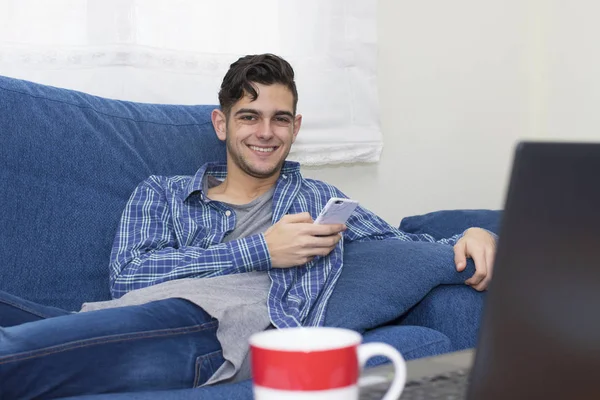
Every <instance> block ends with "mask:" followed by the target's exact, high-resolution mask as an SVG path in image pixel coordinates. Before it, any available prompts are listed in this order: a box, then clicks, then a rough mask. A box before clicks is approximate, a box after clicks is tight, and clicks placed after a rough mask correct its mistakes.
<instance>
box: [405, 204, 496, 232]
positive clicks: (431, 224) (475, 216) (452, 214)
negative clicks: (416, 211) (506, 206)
mask: <svg viewBox="0 0 600 400" xmlns="http://www.w3.org/2000/svg"><path fill="white" fill-rule="evenodd" d="M501 218H502V211H497V210H442V211H435V212H432V213H429V214H424V215H414V216H410V217H406V218H404V219H402V222H401V223H400V229H401V230H403V231H405V232H408V233H416V234H429V235H431V236H433V237H434V238H436V239H442V238H446V237H450V236H452V235H454V234H456V233H460V232H464V231H465V229H468V228H471V227H473V226H477V227H480V228H484V229H487V230H488V231H491V232H494V233H495V234H497V235H498V234H499V232H500V220H501Z"/></svg>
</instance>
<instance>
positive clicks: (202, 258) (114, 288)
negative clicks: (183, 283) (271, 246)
mask: <svg viewBox="0 0 600 400" xmlns="http://www.w3.org/2000/svg"><path fill="white" fill-rule="evenodd" d="M270 268H271V259H270V256H269V251H268V248H267V245H266V242H265V239H264V236H263V235H262V234H260V235H252V236H248V237H245V238H241V239H237V240H233V241H231V242H228V243H222V244H218V245H215V246H211V247H209V248H207V249H204V248H200V247H183V248H172V247H165V248H162V249H158V250H152V251H144V250H143V249H135V248H134V249H123V250H119V249H116V251H114V253H113V256H112V257H111V264H110V270H111V273H110V285H111V293H112V296H113V297H114V298H119V297H121V296H123V295H124V294H125V293H127V292H129V291H131V290H135V289H141V288H143V287H147V286H152V285H156V284H158V283H161V282H166V281H170V280H174V279H182V278H206V277H213V276H220V275H230V274H236V273H245V272H251V271H266V270H268V269H270Z"/></svg>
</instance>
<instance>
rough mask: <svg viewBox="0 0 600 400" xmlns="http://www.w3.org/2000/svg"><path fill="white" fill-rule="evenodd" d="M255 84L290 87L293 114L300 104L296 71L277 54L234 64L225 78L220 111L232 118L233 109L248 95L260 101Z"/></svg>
mask: <svg viewBox="0 0 600 400" xmlns="http://www.w3.org/2000/svg"><path fill="white" fill-rule="evenodd" d="M254 83H260V84H262V85H273V84H275V83H279V84H281V85H285V86H287V88H288V89H289V90H290V91H291V92H292V95H293V96H294V115H295V114H296V105H297V104H298V91H297V90H296V83H295V82H294V69H293V68H292V66H291V65H290V63H288V62H287V61H285V60H284V59H283V58H281V57H278V56H276V55H274V54H259V55H249V56H244V57H242V58H240V59H239V60H237V61H236V62H234V63H233V64H231V66H230V67H229V71H227V73H226V74H225V78H223V83H222V84H221V90H220V91H219V103H220V105H221V110H222V111H223V112H224V113H225V115H227V116H229V112H230V111H231V107H233V105H234V104H235V102H237V101H238V100H240V99H241V98H242V97H244V95H245V94H249V95H250V97H251V98H252V100H253V101H254V100H256V99H257V98H258V93H257V92H256V88H255V87H254V85H253V84H254Z"/></svg>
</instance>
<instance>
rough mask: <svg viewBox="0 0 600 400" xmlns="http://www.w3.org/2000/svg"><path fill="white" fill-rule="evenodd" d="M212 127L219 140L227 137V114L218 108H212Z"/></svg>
mask: <svg viewBox="0 0 600 400" xmlns="http://www.w3.org/2000/svg"><path fill="white" fill-rule="evenodd" d="M210 117H211V119H212V124H213V127H214V128H215V132H216V133H217V137H218V138H219V140H222V141H225V139H226V137H227V116H226V115H225V113H224V112H223V111H221V110H219V109H214V110H212V113H211V115H210Z"/></svg>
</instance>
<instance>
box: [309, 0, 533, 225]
mask: <svg viewBox="0 0 600 400" xmlns="http://www.w3.org/2000/svg"><path fill="white" fill-rule="evenodd" d="M378 7H379V9H378V43H379V56H378V63H379V67H378V74H379V78H378V79H379V99H380V107H381V122H382V129H383V135H384V151H383V155H382V159H381V162H380V163H379V164H378V165H354V166H344V167H329V168H322V169H309V168H305V169H304V173H305V175H307V176H310V177H315V178H318V179H323V180H326V181H328V182H330V183H333V184H335V185H337V186H339V187H340V188H341V189H342V190H343V191H344V192H345V193H346V194H347V195H349V196H350V197H353V198H355V199H357V200H359V201H360V202H361V203H362V204H363V205H365V206H366V207H368V208H370V209H371V210H373V211H375V212H377V213H378V214H379V215H381V216H382V217H383V218H385V219H386V220H387V221H388V222H390V223H392V224H398V223H399V221H400V220H401V218H402V217H404V216H407V215H412V214H417V213H425V212H429V211H434V210H438V209H453V208H500V207H502V205H503V200H504V191H505V185H506V183H507V176H508V173H509V169H510V163H511V159H512V151H513V146H514V143H515V141H516V140H517V139H519V138H523V137H535V136H536V135H535V134H534V133H533V131H532V129H533V125H535V124H536V120H535V118H533V117H531V110H532V109H534V108H535V107H537V106H536V104H537V103H536V98H535V89H536V88H535V87H532V83H531V76H532V75H534V74H535V72H534V71H532V69H534V68H532V65H533V64H535V63H536V62H537V59H534V58H532V53H531V49H532V48H536V46H538V41H539V37H538V36H536V35H537V34H538V33H539V29H538V30H536V29H537V28H536V25H532V23H531V18H530V17H531V15H530V14H531V13H532V11H531V10H532V9H531V8H530V7H529V6H528V4H527V2H525V1H522V0H502V1H493V2H492V1H485V2H482V1H479V0H454V1H451V2H448V1H437V0H422V1H412V2H409V1H395V0H380V1H379V2H378ZM534 8H535V7H534ZM534 55H537V53H535V54H534ZM534 82H535V81H534Z"/></svg>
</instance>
